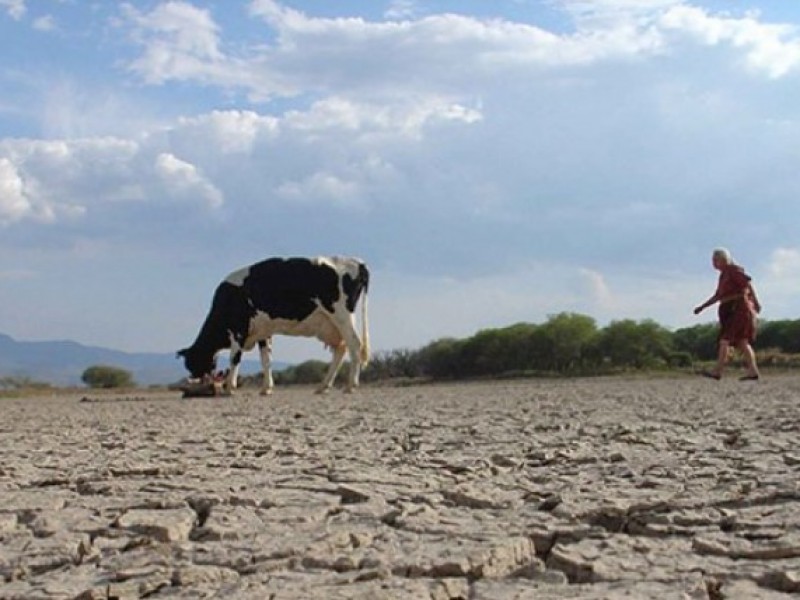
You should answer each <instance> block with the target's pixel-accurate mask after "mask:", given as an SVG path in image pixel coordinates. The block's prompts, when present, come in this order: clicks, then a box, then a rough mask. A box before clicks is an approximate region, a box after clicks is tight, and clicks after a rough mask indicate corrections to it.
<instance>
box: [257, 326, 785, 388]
mask: <svg viewBox="0 0 800 600" xmlns="http://www.w3.org/2000/svg"><path fill="white" fill-rule="evenodd" d="M717 331H718V329H717V325H716V323H705V324H700V325H695V326H692V327H685V328H681V329H677V330H675V331H672V330H669V329H667V328H665V327H663V326H661V325H659V324H658V323H656V322H655V321H653V320H650V319H644V320H640V321H636V320H632V319H623V320H618V321H612V322H611V323H609V324H608V325H606V326H605V327H598V326H597V323H596V321H595V320H594V319H593V318H592V317H589V316H587V315H582V314H578V313H560V314H557V315H552V316H550V317H549V318H548V319H547V320H546V321H545V322H544V323H541V324H535V323H517V324H514V325H511V326H508V327H502V328H497V329H484V330H482V331H478V332H477V333H476V334H474V335H472V336H470V337H467V338H462V339H456V338H443V339H438V340H435V341H432V342H430V343H429V344H427V345H425V346H424V347H422V348H420V349H417V350H409V349H399V350H391V351H387V352H381V353H377V355H376V356H374V357H373V358H372V361H371V362H370V364H369V366H368V367H367V368H366V369H365V370H364V372H363V373H362V381H380V380H387V379H398V378H407V379H415V378H427V379H441V380H448V379H450V380H453V379H470V378H479V377H497V376H509V375H514V374H519V375H537V374H538V375H561V376H578V375H595V374H607V373H615V372H622V371H638V370H658V369H663V370H669V369H688V368H691V367H692V365H693V364H695V363H697V362H705V361H712V360H714V359H715V358H716V354H717ZM756 350H757V352H758V354H759V359H760V361H761V364H762V365H763V366H766V367H783V368H795V367H800V320H783V321H765V322H763V323H762V324H761V326H760V328H759V337H758V341H757V343H756ZM326 368H327V363H325V362H323V361H307V362H305V363H301V364H299V365H296V366H294V367H290V368H289V369H286V370H285V371H282V372H280V373H276V374H275V378H276V383H277V384H292V383H316V382H319V381H320V379H321V378H322V376H323V375H324V373H325V370H326ZM346 371H347V369H346V367H345V368H344V369H343V370H342V372H341V373H340V377H343V376H344V375H345V374H346ZM258 377H260V376H256V378H258Z"/></svg>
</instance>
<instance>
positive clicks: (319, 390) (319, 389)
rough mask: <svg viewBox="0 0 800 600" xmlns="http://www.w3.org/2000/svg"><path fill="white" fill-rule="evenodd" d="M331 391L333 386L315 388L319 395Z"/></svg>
mask: <svg viewBox="0 0 800 600" xmlns="http://www.w3.org/2000/svg"><path fill="white" fill-rule="evenodd" d="M330 391H331V388H327V387H324V388H317V389H316V390H314V393H315V394H317V395H318V396H324V395H325V394H327V393H328V392H330Z"/></svg>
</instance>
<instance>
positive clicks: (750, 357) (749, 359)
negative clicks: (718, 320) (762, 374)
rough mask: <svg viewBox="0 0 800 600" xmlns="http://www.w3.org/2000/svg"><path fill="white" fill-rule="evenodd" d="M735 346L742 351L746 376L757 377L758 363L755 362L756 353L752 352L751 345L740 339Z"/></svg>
mask: <svg viewBox="0 0 800 600" xmlns="http://www.w3.org/2000/svg"><path fill="white" fill-rule="evenodd" d="M736 347H737V348H738V349H739V352H741V353H742V358H743V359H744V366H745V369H746V373H747V375H746V376H747V377H751V378H755V377H758V365H757V364H756V353H755V352H753V347H752V346H751V345H750V342H748V341H747V340H740V341H739V342H738V343H737V344H736Z"/></svg>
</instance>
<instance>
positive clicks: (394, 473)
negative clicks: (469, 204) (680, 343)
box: [0, 376, 800, 600]
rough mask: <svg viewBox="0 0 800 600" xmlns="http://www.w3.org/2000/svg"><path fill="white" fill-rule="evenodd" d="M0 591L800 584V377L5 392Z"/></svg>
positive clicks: (623, 594)
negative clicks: (183, 392)
mask: <svg viewBox="0 0 800 600" xmlns="http://www.w3.org/2000/svg"><path fill="white" fill-rule="evenodd" d="M0 411H2V419H0V452H1V453H2V454H1V456H2V461H1V462H0V598H3V599H9V600H10V599H21V598H25V599H51V598H59V599H61V598H74V599H80V600H93V599H100V598H104V599H107V598H119V599H124V598H144V597H149V598H211V597H218V598H276V599H277V598H283V599H289V598H328V599H345V598H361V599H367V598H396V599H409V600H410V599H420V598H422V599H424V598H431V599H435V600H440V599H441V600H446V599H456V598H464V599H481V600H484V599H485V600H489V599H507V598H514V599H519V600H523V599H530V600H533V599H561V598H567V599H577V598H586V599H597V600H600V599H607V598H641V599H648V598H652V599H656V598H658V599H659V600H669V599H673V598H674V599H679V598H681V599H682V598H690V599H710V600H718V599H739V598H741V599H758V598H766V599H770V598H789V597H797V596H798V595H800V377H797V376H776V377H771V378H767V379H766V380H765V381H762V382H759V383H755V384H754V383H749V382H748V383H740V382H738V381H735V380H734V378H733V377H731V380H725V381H722V382H719V383H717V382H709V381H707V380H697V379H686V378H674V379H662V378H657V379H656V378H654V379H644V378H634V379H591V380H588V379H587V380H578V381H538V380H526V381H512V382H492V383H471V384H451V385H430V386H418V387H407V388H389V387H386V388H384V387H365V388H363V389H361V390H360V391H359V392H358V393H356V394H354V395H343V394H340V393H337V392H334V393H331V394H330V395H327V396H323V397H319V396H315V395H313V394H312V392H311V390H310V389H285V388H284V389H281V388H279V389H278V390H277V391H276V393H275V395H274V396H272V397H271V398H262V397H259V396H257V395H256V393H255V391H252V392H251V391H248V390H245V391H242V392H240V393H239V395H238V396H236V397H233V398H195V399H181V398H180V397H179V393H178V392H172V393H155V392H141V393H138V392H137V393H135V394H127V395H126V394H98V395H89V396H86V397H81V395H63V396H60V397H38V398H25V399H13V400H0Z"/></svg>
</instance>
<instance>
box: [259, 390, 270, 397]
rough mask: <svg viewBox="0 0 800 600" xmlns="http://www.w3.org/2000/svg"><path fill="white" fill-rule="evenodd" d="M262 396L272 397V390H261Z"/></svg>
mask: <svg viewBox="0 0 800 600" xmlns="http://www.w3.org/2000/svg"><path fill="white" fill-rule="evenodd" d="M259 395H260V396H272V390H261V391H260V392H259Z"/></svg>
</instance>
